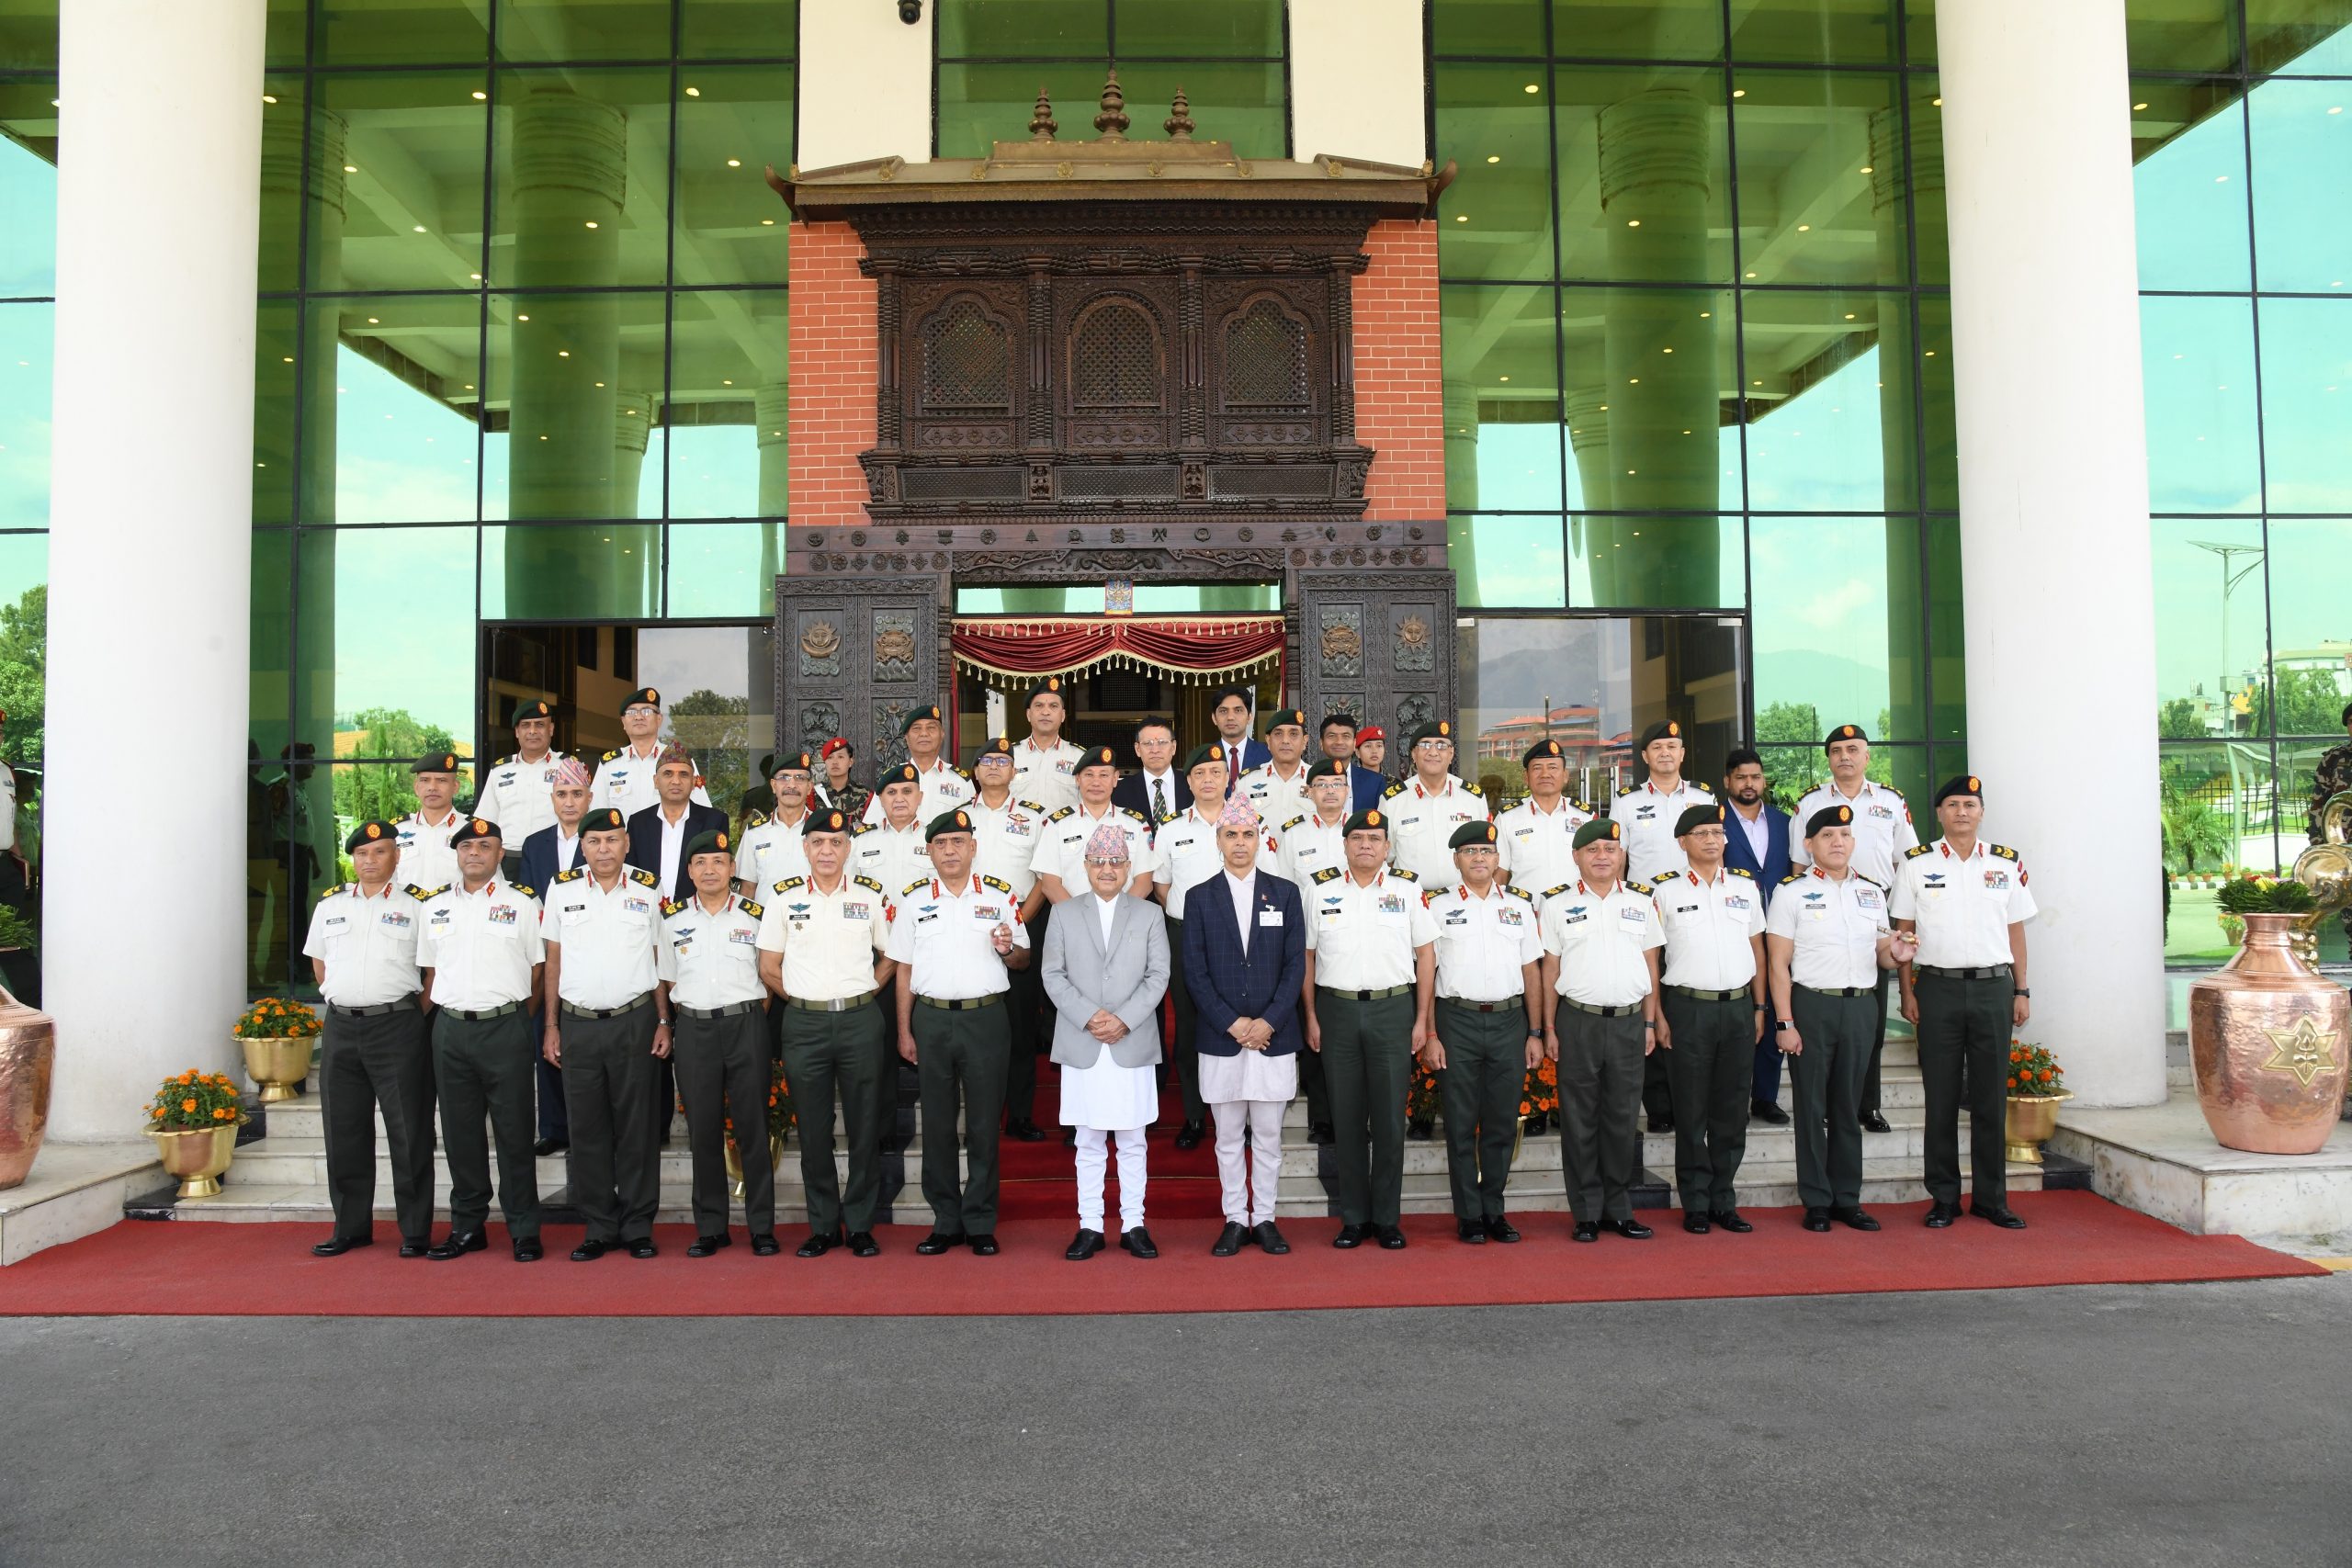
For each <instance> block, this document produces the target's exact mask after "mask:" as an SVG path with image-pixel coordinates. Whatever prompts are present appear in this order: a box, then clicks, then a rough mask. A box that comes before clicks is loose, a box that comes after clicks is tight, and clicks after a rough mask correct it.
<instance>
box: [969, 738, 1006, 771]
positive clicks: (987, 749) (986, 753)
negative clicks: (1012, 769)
mask: <svg viewBox="0 0 2352 1568" xmlns="http://www.w3.org/2000/svg"><path fill="white" fill-rule="evenodd" d="M990 757H1001V758H1003V759H1004V760H1005V761H1008V762H1010V761H1012V737H1011V736H1010V735H991V736H989V738H988V739H986V740H983V741H981V742H980V749H979V750H977V751H975V752H973V753H972V766H974V767H976V768H977V767H978V766H979V765H980V764H981V763H982V762H984V761H987V760H988V759H989V758H990Z"/></svg>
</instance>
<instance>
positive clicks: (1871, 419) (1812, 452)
mask: <svg viewBox="0 0 2352 1568" xmlns="http://www.w3.org/2000/svg"><path fill="white" fill-rule="evenodd" d="M1740 311H1741V318H1742V323H1743V336H1744V338H1745V340H1746V344H1747V365H1746V368H1747V388H1746V391H1747V409H1748V428H1747V497H1748V504H1749V505H1750V506H1752V507H1755V508H1757V509H1758V510H1759V511H1799V510H1804V509H1807V508H1815V509H1820V510H1823V511H1853V512H1892V511H1911V510H1914V509H1916V508H1917V506H1918V504H1919V497H1918V489H1917V479H1916V475H1917V446H1916V444H1915V441H1914V437H1913V433H1914V431H1915V429H1916V428H1917V427H1916V423H1915V418H1914V413H1913V404H1912V388H1911V374H1912V373H1911V367H1910V365H1909V363H1908V362H1907V358H1906V356H1905V355H1902V354H1901V353H1900V352H1899V350H1900V346H1901V344H1902V343H1903V342H1904V341H1905V338H1906V337H1907V336H1908V335H1909V333H1910V319H1911V318H1910V311H1911V299H1910V297H1909V296H1908V295H1906V294H1901V293H1892V292H1890V293H1867V294H1860V293H1852V294H1849V293H1835V292H1820V291H1815V290H1804V291H1796V292H1782V291H1778V290H1766V291H1756V290H1751V291H1749V292H1748V293H1747V295H1745V296H1743V298H1742V299H1741V301H1740ZM1890 345H1892V346H1890ZM1927 352H1928V350H1926V349H1924V348H1923V349H1922V350H1921V353H1922V354H1923V355H1924V354H1925V353H1927ZM1939 357H1940V353H1939Z"/></svg>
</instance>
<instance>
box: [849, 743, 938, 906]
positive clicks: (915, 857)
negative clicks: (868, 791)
mask: <svg viewBox="0 0 2352 1568" xmlns="http://www.w3.org/2000/svg"><path fill="white" fill-rule="evenodd" d="M921 804H922V775H921V773H920V772H919V771H918V770H917V769H916V767H915V765H914V764H913V763H912V762H901V763H899V765H898V766H897V767H895V768H892V769H891V770H890V771H889V772H888V773H884V774H883V775H882V776H881V778H880V779H878V780H876V790H875V795H874V804H873V805H872V806H871V807H868V808H867V809H868V810H869V812H871V813H873V814H874V815H870V816H869V817H868V818H867V819H866V820H865V822H864V823H862V824H860V825H859V828H858V830H857V836H856V838H855V839H854V840H851V843H850V847H849V870H850V874H851V875H852V876H865V877H870V878H872V879H873V880H874V881H875V882H876V883H877V884H879V885H880V886H883V887H884V888H891V887H904V886H906V885H907V884H908V883H910V882H914V881H917V880H919V879H921V878H922V877H926V876H929V875H930V874H931V851H930V849H929V848H928V847H927V846H926V845H925V844H924V842H923V831H922V828H923V825H922V818H920V817H918V816H916V815H915V811H916V807H919V806H920V805H921Z"/></svg>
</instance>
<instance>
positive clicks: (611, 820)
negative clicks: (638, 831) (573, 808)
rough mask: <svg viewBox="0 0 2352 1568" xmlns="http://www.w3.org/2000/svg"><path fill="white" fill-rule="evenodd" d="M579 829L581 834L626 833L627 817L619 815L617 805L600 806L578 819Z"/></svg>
mask: <svg viewBox="0 0 2352 1568" xmlns="http://www.w3.org/2000/svg"><path fill="white" fill-rule="evenodd" d="M580 831H581V833H582V835H583V836H584V835H586V834H589V833H626V832H628V818H626V817H624V816H622V815H621V812H620V807H617V806H600V807H597V808H596V809H595V810H594V811H591V812H590V813H588V815H587V816H585V817H582V818H581V819H580Z"/></svg>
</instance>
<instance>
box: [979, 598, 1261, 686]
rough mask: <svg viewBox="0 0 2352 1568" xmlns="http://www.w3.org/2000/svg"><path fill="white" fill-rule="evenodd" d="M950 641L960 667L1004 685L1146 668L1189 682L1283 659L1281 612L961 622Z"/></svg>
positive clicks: (1247, 672)
mask: <svg viewBox="0 0 2352 1568" xmlns="http://www.w3.org/2000/svg"><path fill="white" fill-rule="evenodd" d="M948 647H949V649H950V650H951V651H953V652H954V654H955V656H956V664H957V666H958V667H960V668H962V669H965V670H968V671H971V672H972V673H973V674H975V675H977V676H978V677H979V679H980V681H981V682H982V683H984V684H986V685H990V686H995V687H999V688H1001V689H1004V690H1014V689H1018V688H1020V687H1023V686H1026V685H1028V684H1029V683H1030V682H1033V681H1035V679H1036V678H1037V677H1039V676H1041V675H1080V674H1084V673H1087V672H1088V671H1093V670H1096V669H1098V668H1101V669H1126V670H1149V671H1155V672H1157V673H1159V674H1160V675H1161V676H1162V678H1164V679H1169V680H1173V681H1175V682H1180V683H1182V684H1187V685H1206V684H1209V683H1210V682H1216V681H1227V680H1234V679H1238V678H1243V677H1249V676H1254V675H1256V674H1257V673H1258V672H1259V671H1262V670H1264V669H1265V668H1266V667H1267V666H1269V665H1275V664H1280V663H1281V662H1282V657H1283V618H1282V617H1281V616H1280V615H1219V616H1205V615H1185V616H1173V617H1169V618H1167V619H1158V620H1155V619H1150V618H1148V617H1129V616H1120V617H1117V618H1114V619H1100V620H1096V619H1089V620H1073V619H1069V618H1066V617H1057V618H1053V619H1046V620H986V621H980V620H961V621H956V622H954V623H952V624H951V626H950V627H949V631H948Z"/></svg>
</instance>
